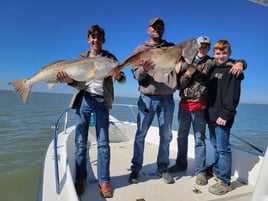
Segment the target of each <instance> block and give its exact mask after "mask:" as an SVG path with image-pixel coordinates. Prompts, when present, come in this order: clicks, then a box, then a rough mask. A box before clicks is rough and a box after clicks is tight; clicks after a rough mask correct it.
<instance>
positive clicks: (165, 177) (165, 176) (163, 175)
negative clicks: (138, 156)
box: [156, 170, 175, 184]
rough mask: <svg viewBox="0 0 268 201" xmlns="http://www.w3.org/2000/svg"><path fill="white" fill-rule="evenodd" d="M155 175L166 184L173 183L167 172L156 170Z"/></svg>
mask: <svg viewBox="0 0 268 201" xmlns="http://www.w3.org/2000/svg"><path fill="white" fill-rule="evenodd" d="M156 174H157V175H158V176H159V177H161V178H162V180H163V181H164V182H165V183H166V184H173V183H175V181H174V179H173V177H172V176H171V175H170V174H169V173H168V172H160V171H159V170H157V171H156Z"/></svg>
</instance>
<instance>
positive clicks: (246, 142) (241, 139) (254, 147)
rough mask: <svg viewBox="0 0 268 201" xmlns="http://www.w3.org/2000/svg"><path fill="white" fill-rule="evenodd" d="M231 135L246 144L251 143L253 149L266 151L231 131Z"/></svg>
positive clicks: (261, 151)
mask: <svg viewBox="0 0 268 201" xmlns="http://www.w3.org/2000/svg"><path fill="white" fill-rule="evenodd" d="M231 135H232V136H233V137H235V138H237V139H239V140H240V141H242V142H244V143H245V144H247V145H249V146H250V147H252V148H253V149H255V150H257V151H258V152H260V153H262V154H264V151H263V150H262V149H260V148H258V147H256V146H254V145H253V144H251V143H249V142H248V141H246V140H244V139H243V138H241V137H239V136H237V135H235V134H233V133H231Z"/></svg>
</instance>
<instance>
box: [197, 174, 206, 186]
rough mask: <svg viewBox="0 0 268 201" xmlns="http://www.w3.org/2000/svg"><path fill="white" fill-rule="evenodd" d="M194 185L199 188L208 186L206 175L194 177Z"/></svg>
mask: <svg viewBox="0 0 268 201" xmlns="http://www.w3.org/2000/svg"><path fill="white" fill-rule="evenodd" d="M195 183H196V184H197V185H200V186H204V185H207V184H208V179H207V175H206V174H205V173H203V172H202V173H199V174H197V175H196V180H195Z"/></svg>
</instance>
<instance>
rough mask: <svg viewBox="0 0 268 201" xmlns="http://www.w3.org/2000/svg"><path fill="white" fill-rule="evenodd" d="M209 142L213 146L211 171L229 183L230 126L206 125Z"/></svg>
mask: <svg viewBox="0 0 268 201" xmlns="http://www.w3.org/2000/svg"><path fill="white" fill-rule="evenodd" d="M208 128H209V135H210V142H211V144H212V146H213V147H214V148H215V161H214V163H213V172H214V173H215V174H216V175H217V177H218V178H219V179H221V180H222V181H223V182H224V183H226V184H228V185H230V184H231V169H232V152H231V145H230V141H229V140H230V130H231V129H230V128H227V127H224V126H219V125H208Z"/></svg>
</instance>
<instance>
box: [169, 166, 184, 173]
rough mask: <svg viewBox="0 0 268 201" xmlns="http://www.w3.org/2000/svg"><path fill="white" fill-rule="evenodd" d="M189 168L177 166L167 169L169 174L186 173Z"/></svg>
mask: <svg viewBox="0 0 268 201" xmlns="http://www.w3.org/2000/svg"><path fill="white" fill-rule="evenodd" d="M186 169H187V167H184V166H182V165H180V164H175V165H173V166H171V167H169V168H168V169H167V171H168V172H182V171H185V170H186Z"/></svg>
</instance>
